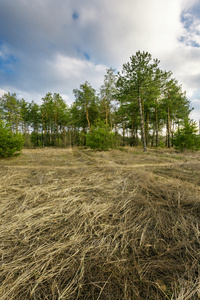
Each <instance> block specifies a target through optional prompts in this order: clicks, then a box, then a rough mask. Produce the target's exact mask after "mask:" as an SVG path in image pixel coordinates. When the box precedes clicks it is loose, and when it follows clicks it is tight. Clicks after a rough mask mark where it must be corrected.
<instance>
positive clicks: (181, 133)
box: [172, 119, 200, 151]
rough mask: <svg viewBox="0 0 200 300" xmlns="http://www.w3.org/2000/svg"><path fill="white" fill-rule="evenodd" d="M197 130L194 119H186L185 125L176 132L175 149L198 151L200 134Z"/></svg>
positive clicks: (174, 138)
mask: <svg viewBox="0 0 200 300" xmlns="http://www.w3.org/2000/svg"><path fill="white" fill-rule="evenodd" d="M197 131H198V129H197V124H196V123H195V122H194V121H193V120H189V119H185V121H184V123H183V127H182V128H181V129H179V130H178V131H177V132H176V133H175V134H174V137H173V139H172V141H173V144H174V146H175V149H177V150H180V151H184V150H186V149H187V150H191V151H198V150H199V149H200V136H198V135H197Z"/></svg>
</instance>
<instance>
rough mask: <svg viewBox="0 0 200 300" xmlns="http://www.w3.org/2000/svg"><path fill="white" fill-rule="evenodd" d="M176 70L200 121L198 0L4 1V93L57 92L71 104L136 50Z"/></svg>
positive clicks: (0, 57)
mask: <svg viewBox="0 0 200 300" xmlns="http://www.w3.org/2000/svg"><path fill="white" fill-rule="evenodd" d="M138 50H140V51H145V52H149V53H150V54H151V55H152V58H157V59H159V60H160V65H159V66H160V68H161V69H162V70H166V71H172V72H173V77H174V78H176V79H177V80H178V82H179V84H181V85H182V87H183V90H184V91H186V93H187V97H188V99H189V100H190V101H191V106H192V107H193V108H194V110H193V112H192V115H191V118H193V119H194V120H196V121H199V120H200V1H199V0H142V1H141V0H123V1H122V0H0V96H1V95H2V94H4V93H5V92H6V93H7V92H10V93H17V95H18V98H22V97H23V98H24V99H25V100H26V101H29V102H30V101H32V100H34V101H35V102H36V103H38V104H41V103H42V101H41V98H42V97H44V96H45V95H46V93H48V92H52V93H59V94H60V95H61V96H62V97H63V99H64V100H65V101H66V102H67V104H69V105H70V104H71V103H72V102H73V101H74V96H73V89H77V88H79V87H80V85H81V84H83V83H84V82H85V81H88V82H89V83H90V84H91V85H92V87H94V88H95V89H96V90H97V91H98V89H99V88H100V87H101V85H102V84H103V81H104V75H105V74H106V69H108V68H110V67H112V68H114V69H116V71H121V70H122V66H123V64H124V63H127V62H128V61H129V60H130V57H131V56H132V55H135V53H136V51H138Z"/></svg>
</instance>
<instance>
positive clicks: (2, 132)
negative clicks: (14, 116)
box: [0, 120, 24, 158]
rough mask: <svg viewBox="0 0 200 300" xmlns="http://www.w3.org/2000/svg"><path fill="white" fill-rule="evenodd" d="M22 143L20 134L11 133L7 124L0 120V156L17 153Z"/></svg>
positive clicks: (22, 139)
mask: <svg viewBox="0 0 200 300" xmlns="http://www.w3.org/2000/svg"><path fill="white" fill-rule="evenodd" d="M23 145H24V138H23V136H22V134H20V133H12V132H11V130H10V128H9V126H8V125H6V124H5V123H4V122H3V121H1V120H0V158H2V157H10V156H13V155H17V154H18V153H19V152H20V151H21V150H22V148H23Z"/></svg>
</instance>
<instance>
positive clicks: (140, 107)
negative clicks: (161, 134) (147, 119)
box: [138, 94, 147, 152]
mask: <svg viewBox="0 0 200 300" xmlns="http://www.w3.org/2000/svg"><path fill="white" fill-rule="evenodd" d="M138 103H139V109H140V125H141V137H142V142H143V148H144V152H146V151H147V147H146V138H145V130H144V117H143V112H142V101H141V97H140V94H139V95H138Z"/></svg>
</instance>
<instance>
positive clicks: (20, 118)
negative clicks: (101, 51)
mask: <svg viewBox="0 0 200 300" xmlns="http://www.w3.org/2000/svg"><path fill="white" fill-rule="evenodd" d="M159 63H160V61H159V60H158V59H152V56H151V54H149V53H148V52H140V51H138V52H136V54H135V55H133V56H132V57H130V61H129V62H127V63H125V64H124V65H123V68H122V71H121V72H118V74H117V73H116V72H115V70H114V69H112V68H110V69H108V70H107V71H106V75H105V77H104V82H103V84H102V86H101V87H100V89H99V91H98V92H97V91H96V90H95V89H94V88H93V87H92V86H91V84H90V83H89V82H87V81H86V82H85V83H83V84H82V85H80V87H79V88H77V89H74V90H73V94H74V97H75V101H74V102H73V103H72V105H71V106H70V107H69V106H68V105H67V104H66V102H65V101H64V99H63V98H62V97H61V95H60V94H58V93H54V94H52V93H50V92H49V93H47V94H46V95H45V96H44V97H43V98H42V104H41V105H39V104H37V103H36V102H35V101H32V102H31V103H29V102H27V101H26V100H25V99H18V98H17V95H16V94H11V93H6V94H4V95H3V96H2V97H0V118H1V119H2V120H3V121H5V122H6V123H9V124H10V129H11V131H12V132H13V133H17V132H21V133H22V134H23V135H24V138H25V146H26V147H31V146H34V147H37V146H56V147H58V146H59V147H60V146H63V147H66V146H75V145H77V146H79V145H82V146H84V145H87V139H88V141H89V140H90V141H91V140H92V134H93V133H94V132H96V136H95V137H97V135H99V134H100V133H102V132H107V136H108V139H107V140H109V138H111V136H112V141H113V145H115V146H116V145H119V146H124V145H130V146H137V145H140V144H142V145H143V148H144V151H146V149H147V147H148V146H149V145H151V146H156V147H158V146H166V147H169V148H170V147H171V146H172V144H171V143H172V139H171V138H172V137H173V134H174V132H175V131H176V130H178V129H179V127H180V125H181V122H183V121H184V120H185V119H188V118H189V114H190V112H191V108H190V102H189V100H188V99H187V97H186V93H185V92H184V91H183V90H182V87H181V85H180V84H179V83H178V81H177V80H176V79H175V78H173V74H172V72H171V71H163V70H161V69H160V68H159ZM163 133H164V135H163ZM109 135H110V136H109ZM98 139H99V136H98ZM98 139H97V140H98ZM103 139H106V136H105V135H104V136H103ZM97 143H98V142H97ZM93 144H94V140H93ZM109 146H112V145H109Z"/></svg>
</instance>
